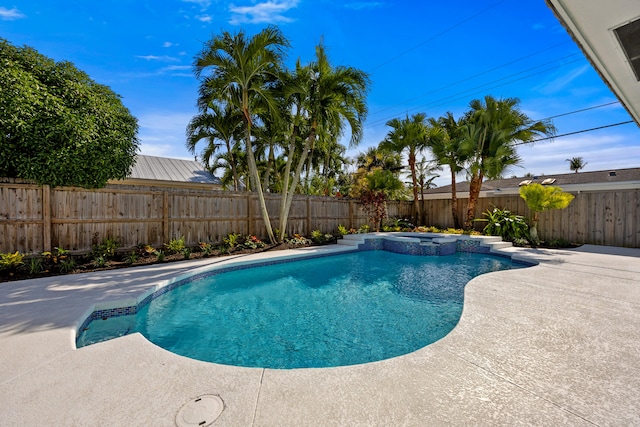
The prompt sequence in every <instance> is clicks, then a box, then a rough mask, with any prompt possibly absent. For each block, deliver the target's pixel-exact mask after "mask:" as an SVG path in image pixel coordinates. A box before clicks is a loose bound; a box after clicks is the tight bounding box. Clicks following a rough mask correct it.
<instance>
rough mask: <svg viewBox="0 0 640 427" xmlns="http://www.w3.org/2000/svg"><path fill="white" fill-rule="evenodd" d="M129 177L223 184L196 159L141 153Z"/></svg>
mask: <svg viewBox="0 0 640 427" xmlns="http://www.w3.org/2000/svg"><path fill="white" fill-rule="evenodd" d="M128 179H144V180H154V181H174V182H192V183H200V184H214V185H222V182H221V181H220V179H219V178H217V177H216V176H214V175H213V174H211V173H210V172H208V171H207V170H206V169H205V168H204V167H203V166H202V165H201V164H200V163H198V162H197V161H195V160H182V159H171V158H168V157H155V156H143V155H141V154H138V155H137V156H136V164H135V166H134V167H133V170H132V171H131V175H129V176H128Z"/></svg>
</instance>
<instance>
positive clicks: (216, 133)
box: [186, 100, 242, 191]
mask: <svg viewBox="0 0 640 427" xmlns="http://www.w3.org/2000/svg"><path fill="white" fill-rule="evenodd" d="M202 104H203V105H202V106H201V109H200V110H201V112H200V114H198V115H196V116H194V117H193V118H192V119H191V121H190V122H189V124H188V125H187V144H186V145H187V149H188V150H189V151H190V152H191V153H195V152H196V146H197V144H198V143H199V142H200V141H202V140H204V141H206V143H207V145H206V146H205V147H204V149H203V150H202V153H201V154H200V159H201V160H202V162H203V163H204V164H205V166H206V167H207V168H209V169H210V168H211V165H212V161H214V159H215V158H216V156H217V155H218V154H219V151H220V147H221V145H222V144H224V148H225V149H226V153H227V155H226V156H225V160H227V161H228V163H227V164H228V165H229V167H230V169H231V179H232V180H231V183H232V189H233V191H238V189H239V188H240V177H239V175H238V171H237V166H236V164H237V159H235V158H234V156H235V154H234V150H233V147H234V145H236V141H238V140H240V139H241V138H242V116H241V115H240V113H239V111H238V110H235V109H233V108H232V106H231V104H225V105H224V106H223V105H221V104H219V103H217V102H215V100H211V101H209V100H206V101H204V102H203V103H202Z"/></svg>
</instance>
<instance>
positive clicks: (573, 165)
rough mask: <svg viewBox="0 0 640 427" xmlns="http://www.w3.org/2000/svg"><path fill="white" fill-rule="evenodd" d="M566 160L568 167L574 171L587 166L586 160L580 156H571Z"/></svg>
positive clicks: (576, 171)
mask: <svg viewBox="0 0 640 427" xmlns="http://www.w3.org/2000/svg"><path fill="white" fill-rule="evenodd" d="M565 161H566V162H569V169H570V170H572V171H573V172H575V173H578V172H580V170H582V169H584V167H585V166H587V162H585V161H584V159H583V158H582V157H572V158H570V159H566V160H565Z"/></svg>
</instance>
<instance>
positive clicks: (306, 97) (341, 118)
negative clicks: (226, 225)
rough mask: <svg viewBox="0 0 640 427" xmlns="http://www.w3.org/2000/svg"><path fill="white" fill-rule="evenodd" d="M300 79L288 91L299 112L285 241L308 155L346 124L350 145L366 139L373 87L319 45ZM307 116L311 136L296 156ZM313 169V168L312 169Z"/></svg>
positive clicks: (285, 203) (283, 207)
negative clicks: (369, 92) (333, 61)
mask: <svg viewBox="0 0 640 427" xmlns="http://www.w3.org/2000/svg"><path fill="white" fill-rule="evenodd" d="M296 71H297V73H296V74H297V77H294V78H292V79H291V80H292V81H293V82H295V83H294V84H292V88H290V89H289V90H288V91H287V92H289V93H292V94H293V95H294V96H292V97H291V98H290V102H292V103H293V104H292V106H295V108H296V113H295V117H294V119H293V128H292V133H291V134H290V137H289V148H288V154H287V156H288V157H287V165H286V169H285V174H284V184H283V188H282V199H281V203H280V224H279V227H278V228H279V229H280V236H279V239H280V240H282V239H283V238H284V234H285V233H286V228H287V221H288V218H289V212H290V210H291V204H292V202H293V194H294V192H295V189H296V188H297V185H298V181H299V179H300V176H301V174H302V168H303V166H304V164H305V161H306V159H307V156H308V153H309V152H311V151H312V150H313V149H314V146H315V143H316V140H317V138H318V136H327V135H331V138H334V139H337V138H338V137H340V136H341V135H342V133H343V129H344V127H345V125H347V126H348V127H349V131H350V134H351V140H350V145H351V146H352V147H354V146H356V145H357V144H358V143H359V142H360V140H361V139H362V131H363V124H364V119H365V118H366V115H367V106H366V103H365V100H366V93H367V89H368V85H369V76H368V75H367V74H366V73H365V72H363V71H361V70H358V69H356V68H353V67H345V66H337V67H333V66H332V65H331V63H330V61H329V58H328V56H327V54H326V51H325V48H324V46H323V45H322V44H320V45H318V46H316V60H315V61H314V62H312V63H311V64H309V65H308V66H307V67H300V66H299V65H298V67H297V68H296ZM302 115H304V116H305V117H306V118H307V120H306V122H307V125H308V135H307V137H306V139H305V143H304V147H303V148H302V150H301V151H300V154H299V156H296V155H295V153H296V141H297V136H298V131H299V126H298V121H299V120H300V118H301V117H302ZM294 157H297V165H296V167H295V172H294V173H293V175H292V177H293V178H292V180H291V183H290V184H289V174H290V171H291V167H292V165H293V159H294ZM308 168H309V167H308Z"/></svg>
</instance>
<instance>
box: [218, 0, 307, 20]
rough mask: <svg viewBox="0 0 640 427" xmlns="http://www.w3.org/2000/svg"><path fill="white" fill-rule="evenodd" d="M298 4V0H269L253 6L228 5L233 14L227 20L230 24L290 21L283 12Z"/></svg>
mask: <svg viewBox="0 0 640 427" xmlns="http://www.w3.org/2000/svg"><path fill="white" fill-rule="evenodd" d="M296 6H298V0H280V1H279V0H270V1H265V2H262V3H258V4H255V5H253V6H234V5H233V4H232V5H230V6H229V11H230V12H231V13H232V14H233V16H232V17H231V20H230V21H229V23H230V24H232V25H239V24H245V23H246V24H261V23H267V24H275V23H278V22H291V21H292V19H291V18H288V17H286V16H284V15H283V13H285V12H288V11H289V10H291V9H293V8H295V7H296Z"/></svg>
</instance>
